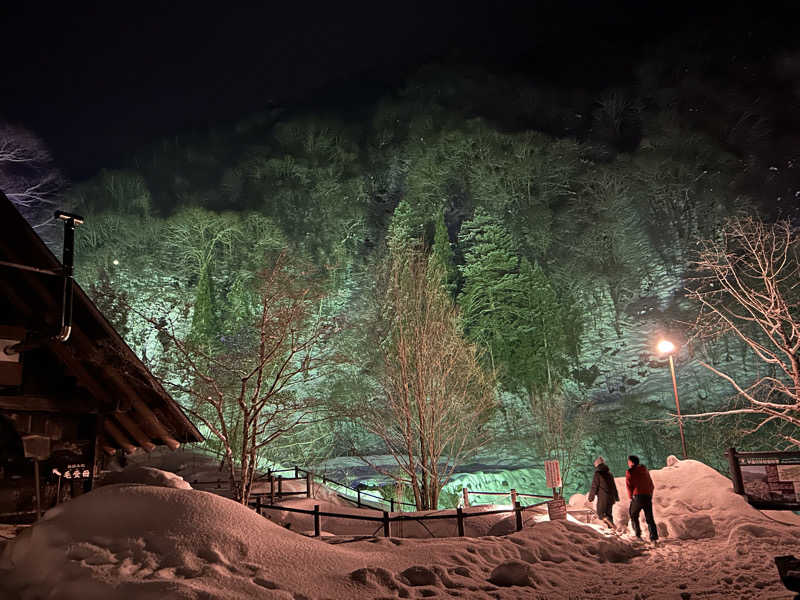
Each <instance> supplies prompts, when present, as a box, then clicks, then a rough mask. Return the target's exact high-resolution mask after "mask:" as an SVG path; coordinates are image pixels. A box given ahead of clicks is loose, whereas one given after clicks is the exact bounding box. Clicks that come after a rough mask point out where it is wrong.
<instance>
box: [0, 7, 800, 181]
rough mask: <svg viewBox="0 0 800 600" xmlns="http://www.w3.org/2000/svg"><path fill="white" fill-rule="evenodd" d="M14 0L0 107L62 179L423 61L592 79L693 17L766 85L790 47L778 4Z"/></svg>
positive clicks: (750, 82)
mask: <svg viewBox="0 0 800 600" xmlns="http://www.w3.org/2000/svg"><path fill="white" fill-rule="evenodd" d="M17 4H18V5H17V6H11V7H9V6H5V7H4V8H3V9H0V10H2V21H3V23H4V25H5V26H4V27H3V39H2V41H0V46H1V47H2V56H3V65H4V67H3V77H2V81H1V82H0V116H2V117H3V118H5V119H6V120H9V121H12V122H15V123H21V124H23V125H25V126H26V127H28V128H30V129H31V130H33V131H34V132H36V133H38V134H39V135H40V136H42V137H43V138H44V139H45V140H46V141H47V143H48V144H49V145H50V146H51V148H52V149H53V151H54V154H55V157H56V161H57V162H58V164H59V165H60V166H61V167H62V168H63V169H64V170H65V171H66V172H67V175H68V176H69V177H70V178H71V179H73V180H80V179H83V178H86V177H89V176H91V175H92V174H93V173H94V172H96V171H97V170H98V169H100V168H103V167H110V166H114V165H115V163H116V162H118V161H119V160H122V158H123V157H125V156H126V155H129V154H130V153H132V152H134V151H135V150H136V149H137V148H140V147H142V146H143V145H145V144H147V143H151V142H153V141H156V140H158V139H161V138H164V137H168V136H171V135H175V134H179V133H182V132H186V131H190V130H205V129H207V128H208V127H211V126H219V125H224V124H227V123H232V122H235V121H236V120H238V119H240V118H242V117H244V116H246V115H247V114H249V113H252V112H255V111H259V110H263V109H265V108H267V107H270V106H274V105H279V106H288V107H292V106H298V105H313V106H316V105H319V106H324V105H326V104H331V103H338V104H342V105H352V104H358V103H360V102H365V101H370V100H372V99H374V97H376V96H377V94H380V93H382V92H384V91H385V90H387V89H391V88H393V87H396V86H399V85H402V81H403V79H404V78H405V77H406V76H407V75H408V74H409V73H411V72H413V70H414V69H416V68H418V67H419V66H421V65H423V64H426V63H428V62H431V61H444V62H447V61H452V62H466V63H477V64H482V65H486V66H490V67H491V68H493V69H496V70H504V71H509V72H517V73H522V74H523V75H524V76H526V77H530V78H531V79H532V80H534V81H546V82H548V83H553V84H555V85H558V86H563V87H571V88H587V89H592V88H603V87H609V86H611V85H614V84H625V83H628V82H630V81H632V80H633V78H634V73H635V66H636V64H637V63H638V61H640V60H641V59H642V57H646V56H647V54H648V52H650V51H652V48H653V47H654V46H655V45H656V44H658V43H659V42H661V41H662V40H663V39H665V38H667V37H668V36H670V35H672V34H674V33H675V32H676V31H678V30H681V29H686V28H690V29H693V30H694V31H695V32H696V35H695V36H694V38H693V39H694V40H695V41H696V47H695V48H691V49H687V50H686V51H687V52H716V53H719V54H721V55H722V56H723V57H724V56H731V57H736V58H740V57H742V56H749V57H750V58H751V59H752V61H753V62H754V63H755V64H756V65H757V67H756V69H755V72H753V71H752V69H751V72H750V74H748V77H747V78H746V80H745V79H742V80H741V81H734V82H733V83H734V84H736V85H747V86H752V87H755V88H759V87H763V88H764V90H765V91H764V93H765V95H770V94H772V95H777V94H781V93H784V92H785V90H786V89H789V88H790V87H791V82H787V76H786V73H783V74H781V75H780V77H777V76H776V72H775V68H774V65H775V64H776V62H775V61H776V60H778V59H777V58H776V57H780V56H781V55H782V54H781V53H785V52H787V51H789V50H791V48H792V45H793V44H795V43H796V42H795V38H796V36H795V35H794V32H793V31H792V27H793V25H794V23H795V21H794V19H793V18H790V17H789V15H788V13H786V12H785V11H782V10H778V9H777V8H776V7H775V6H773V7H765V6H764V4H763V3H753V2H749V3H741V4H739V5H737V4H736V3H725V4H724V5H722V4H721V3H705V2H691V3H690V2H677V3H676V2H672V3H653V2H641V1H623V2H597V1H592V2H577V1H562V2H525V3H511V2H486V3H476V2H462V3H450V2H447V3H426V2H418V3H415V2H402V3H391V4H389V3H372V4H366V3H355V4H354V3H302V2H300V3H290V4H289V5H288V6H287V5H284V4H281V5H280V6H279V7H275V6H271V5H272V4H275V3H262V4H261V5H260V6H259V7H252V6H248V7H243V6H241V5H235V3H218V4H216V6H215V7H214V9H210V8H205V9H204V8H198V4H196V3H192V4H189V3H163V4H165V5H167V6H161V7H158V8H157V9H154V8H152V7H151V8H149V9H148V8H146V7H141V6H139V5H138V4H127V5H126V6H125V7H123V5H122V4H120V3H116V2H105V3H97V4H96V5H95V6H92V4H91V3H84V4H80V5H75V4H74V3H59V4H58V6H57V7H50V6H44V5H42V4H40V3H17ZM433 4H435V6H431V5H433ZM696 5H702V6H700V7H698V6H696ZM776 6H779V5H776ZM732 60H733V58H732ZM676 61H677V62H680V60H679V59H676ZM784 62H785V61H784ZM758 65H761V66H762V67H763V68H759V67H758ZM679 67H680V65H676V68H679ZM789 68H790V69H792V68H794V67H793V66H792V65H791V64H790V67H789ZM798 72H800V71H798ZM711 76H715V77H717V76H718V77H720V78H723V79H724V78H729V79H731V78H732V79H734V80H735V79H736V78H737V77H739V75H737V73H736V72H735V71H730V70H728V71H725V72H722V71H721V72H720V73H718V74H716V73H712V74H711ZM789 78H790V79H791V78H794V79H795V80H797V79H799V78H798V77H797V76H796V73H795V72H792V73H790V77H789ZM792 102H793V103H794V102H796V96H795V98H793V99H792ZM784 120H785V119H784ZM795 127H797V125H796V124H795V123H793V122H792V123H788V124H784V129H783V133H784V134H789V135H790V139H796V138H795V133H796V131H800V127H797V129H795Z"/></svg>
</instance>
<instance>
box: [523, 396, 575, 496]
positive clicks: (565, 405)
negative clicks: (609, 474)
mask: <svg viewBox="0 0 800 600" xmlns="http://www.w3.org/2000/svg"><path fill="white" fill-rule="evenodd" d="M528 400H529V404H530V409H531V416H532V417H533V421H534V423H535V426H534V427H535V431H534V436H533V439H534V446H535V448H536V452H537V454H538V455H539V456H542V457H544V458H547V459H556V460H558V462H559V466H560V469H561V479H562V481H563V487H564V488H566V487H567V484H568V483H570V482H571V481H572V479H571V478H572V477H573V475H574V473H575V471H576V467H578V463H579V461H580V460H581V459H582V458H583V454H584V449H583V444H582V441H583V439H584V437H585V436H584V434H585V433H586V418H587V415H588V412H589V408H590V405H589V404H588V403H583V404H579V403H577V402H571V401H570V400H569V398H568V397H567V395H566V394H565V392H564V391H563V390H562V389H561V388H560V387H558V386H556V387H553V386H550V387H548V388H546V389H545V390H543V391H541V392H531V393H530V395H529V396H528Z"/></svg>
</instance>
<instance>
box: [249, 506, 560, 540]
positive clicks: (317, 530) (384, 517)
mask: <svg viewBox="0 0 800 600" xmlns="http://www.w3.org/2000/svg"><path fill="white" fill-rule="evenodd" d="M541 504H544V502H540V503H538V504H532V505H529V506H525V507H523V506H521V505H520V503H519V502H517V503H516V504H515V505H514V506H513V507H512V508H510V509H500V510H489V511H481V512H465V511H464V509H463V508H461V507H458V508H456V514H455V515H451V514H450V515H414V516H411V515H403V514H399V515H391V514H390V513H389V512H388V511H385V510H384V511H382V514H381V516H380V517H378V516H375V517H371V516H369V515H352V514H347V513H333V512H324V511H321V510H320V509H319V504H315V505H314V510H308V509H303V508H290V507H287V506H282V505H272V504H262V503H261V501H260V498H258V497H257V498H256V501H255V502H254V503H251V506H252V507H253V508H255V509H256V511H257V512H258V514H262V511H263V510H269V509H273V510H280V511H286V512H292V513H299V514H305V515H311V516H313V518H314V537H319V536H320V534H321V531H322V528H321V525H320V523H321V521H320V520H321V518H322V517H330V518H336V519H352V520H357V521H369V522H376V523H380V525H379V526H378V528H377V529H376V530H375V532H374V533H373V534H372V535H373V536H374V535H376V534H377V533H378V532H379V531H381V529H383V536H384V537H392V523H400V522H404V521H405V522H408V521H415V522H418V523H421V524H423V522H424V521H435V520H443V519H450V520H452V519H453V518H454V517H455V520H456V527H457V530H458V535H459V537H464V521H465V520H466V519H468V518H473V517H486V516H490V515H501V514H513V515H514V517H515V519H514V525H515V528H516V530H517V531H522V527H523V518H522V513H523V512H525V511H526V510H530V509H532V508H534V507H536V506H540V505H541ZM423 527H425V526H424V524H423ZM425 529H426V530H427V531H428V533H430V534H431V537H435V536H434V535H433V533H432V532H431V531H430V529H428V528H427V527H425Z"/></svg>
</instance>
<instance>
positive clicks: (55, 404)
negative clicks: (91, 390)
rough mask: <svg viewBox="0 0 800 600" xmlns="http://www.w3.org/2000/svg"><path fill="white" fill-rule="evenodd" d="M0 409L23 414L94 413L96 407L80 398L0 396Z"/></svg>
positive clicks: (23, 395)
mask: <svg viewBox="0 0 800 600" xmlns="http://www.w3.org/2000/svg"><path fill="white" fill-rule="evenodd" d="M0 408H3V409H5V410H15V411H23V412H52V413H95V412H98V407H97V406H96V405H94V404H92V403H91V402H89V401H87V400H86V399H85V398H82V397H80V396H33V395H29V394H22V395H18V396H2V395H0Z"/></svg>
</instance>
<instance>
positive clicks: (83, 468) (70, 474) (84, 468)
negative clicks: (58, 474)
mask: <svg viewBox="0 0 800 600" xmlns="http://www.w3.org/2000/svg"><path fill="white" fill-rule="evenodd" d="M90 474H91V473H90V471H89V467H88V465H85V464H83V463H77V464H71V465H67V468H66V469H65V470H64V479H89V475H90Z"/></svg>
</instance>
